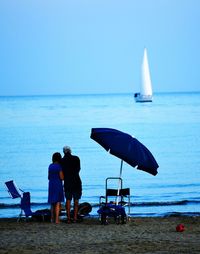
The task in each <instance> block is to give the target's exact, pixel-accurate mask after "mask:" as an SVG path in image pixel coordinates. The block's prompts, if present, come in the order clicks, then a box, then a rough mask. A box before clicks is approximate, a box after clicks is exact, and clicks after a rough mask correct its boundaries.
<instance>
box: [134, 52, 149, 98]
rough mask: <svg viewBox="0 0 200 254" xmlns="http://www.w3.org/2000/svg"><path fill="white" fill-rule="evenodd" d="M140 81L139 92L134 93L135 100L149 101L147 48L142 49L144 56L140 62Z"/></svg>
mask: <svg viewBox="0 0 200 254" xmlns="http://www.w3.org/2000/svg"><path fill="white" fill-rule="evenodd" d="M141 71H142V73H141V75H142V77H141V80H142V83H141V87H140V93H136V94H135V100H136V102H151V101H152V84H151V77H150V71H149V63H148V57H147V50H146V48H145V49H144V56H143V62H142V70H141Z"/></svg>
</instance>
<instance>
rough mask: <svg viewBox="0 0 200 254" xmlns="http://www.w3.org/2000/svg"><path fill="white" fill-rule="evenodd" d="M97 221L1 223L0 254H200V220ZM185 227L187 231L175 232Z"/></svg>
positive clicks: (187, 218) (135, 219)
mask: <svg viewBox="0 0 200 254" xmlns="http://www.w3.org/2000/svg"><path fill="white" fill-rule="evenodd" d="M109 222H110V223H109V225H101V224H100V223H99V221H98V219H97V218H87V219H86V218H85V219H84V221H83V222H81V223H75V224H67V223H65V222H64V221H62V222H61V223H60V224H59V225H56V224H52V223H49V222H30V221H28V222H24V221H23V222H16V220H15V219H1V220H0V253H1V254H5V253H9V254H14V253H15V254H23V253H26V254H30V253H34V254H39V253H42V254H46V253H51V254H54V253H62V254H64V253H70V254H73V253H74V254H77V253H85V254H86V253H87V254H88V253H105V254H107V253H139V254H140V253H141V254H142V253H163V254H164V253H172V254H173V253H176V254H177V253H180V254H182V253H187V254H190V253H200V217H168V218H131V221H130V222H128V223H126V224H124V225H116V224H115V223H114V221H112V218H111V219H110V220H109ZM179 223H183V224H184V226H185V231H184V232H182V233H180V232H176V226H177V224H179Z"/></svg>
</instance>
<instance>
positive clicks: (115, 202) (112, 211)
mask: <svg viewBox="0 0 200 254" xmlns="http://www.w3.org/2000/svg"><path fill="white" fill-rule="evenodd" d="M116 180H117V181H118V188H117V189H114V188H109V186H110V185H111V182H113V181H115V182H116ZM122 187H123V186H122V178H121V177H108V178H106V184H105V196H100V198H99V210H98V211H97V212H98V214H99V218H100V222H101V224H102V225H106V224H108V218H110V217H113V218H114V221H115V222H116V223H117V224H124V223H126V222H127V217H128V216H129V215H130V188H125V189H124V188H122ZM125 206H128V214H126V210H125Z"/></svg>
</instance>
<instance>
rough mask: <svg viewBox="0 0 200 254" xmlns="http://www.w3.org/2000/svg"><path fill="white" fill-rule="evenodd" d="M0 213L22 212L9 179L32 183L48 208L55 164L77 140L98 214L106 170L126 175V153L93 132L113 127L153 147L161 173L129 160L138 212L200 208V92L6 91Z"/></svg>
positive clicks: (0, 133)
mask: <svg viewBox="0 0 200 254" xmlns="http://www.w3.org/2000/svg"><path fill="white" fill-rule="evenodd" d="M0 113H1V121H0V141H1V142H0V151H1V153H0V217H1V218H2V217H14V216H18V214H19V210H20V209H19V206H18V204H19V200H18V199H15V200H13V199H11V198H10V196H9V195H8V192H7V190H6V188H5V185H4V182H5V181H8V180H14V181H15V182H16V184H17V186H18V187H19V188H21V189H23V190H24V191H30V193H31V202H32V210H33V211H35V210H37V209H42V208H48V204H47V192H48V180H47V172H48V166H49V164H50V163H51V156H52V154H53V153H54V152H57V151H58V152H60V153H62V147H63V146H64V145H69V146H71V148H72V152H73V154H76V155H78V156H79V157H80V159H81V178H82V182H83V196H82V199H81V202H89V203H90V204H92V205H93V206H94V207H93V210H92V215H96V214H97V213H96V210H97V207H96V206H95V205H97V204H98V201H99V196H101V195H103V194H104V191H105V179H106V177H116V176H119V169H120V159H118V158H116V157H114V156H113V155H111V154H109V153H107V152H106V151H105V150H104V149H103V148H102V147H101V146H100V145H99V144H97V143H96V142H95V141H94V140H92V139H91V138H90V132H91V128H93V127H109V128H115V129H118V130H121V131H124V132H127V133H129V134H131V135H133V136H135V137H136V138H137V139H138V140H140V141H141V142H142V143H143V144H144V145H145V146H147V147H148V148H149V150H150V151H151V152H152V154H153V155H154V157H155V158H156V160H157V162H158V164H159V168H158V174H157V176H152V175H150V174H148V173H146V172H143V171H139V170H136V169H135V168H132V167H131V166H129V165H128V164H126V163H124V165H123V174H122V178H123V185H124V187H130V189H131V202H132V206H131V214H132V216H138V215H140V216H164V215H170V214H174V213H176V214H197V215H200V135H199V133H200V93H168V94H167V93H166V94H155V95H154V101H153V103H144V104H141V103H135V102H134V98H133V95H132V94H117V95H116V94H113V95H71V96H70V95H68V96H27V97H0Z"/></svg>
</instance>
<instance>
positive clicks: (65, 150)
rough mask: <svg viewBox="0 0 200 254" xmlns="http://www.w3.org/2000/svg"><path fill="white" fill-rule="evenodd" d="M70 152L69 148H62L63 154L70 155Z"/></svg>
mask: <svg viewBox="0 0 200 254" xmlns="http://www.w3.org/2000/svg"><path fill="white" fill-rule="evenodd" d="M71 152H72V150H71V148H70V147H69V146H64V147H63V153H64V154H67V153H71Z"/></svg>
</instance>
